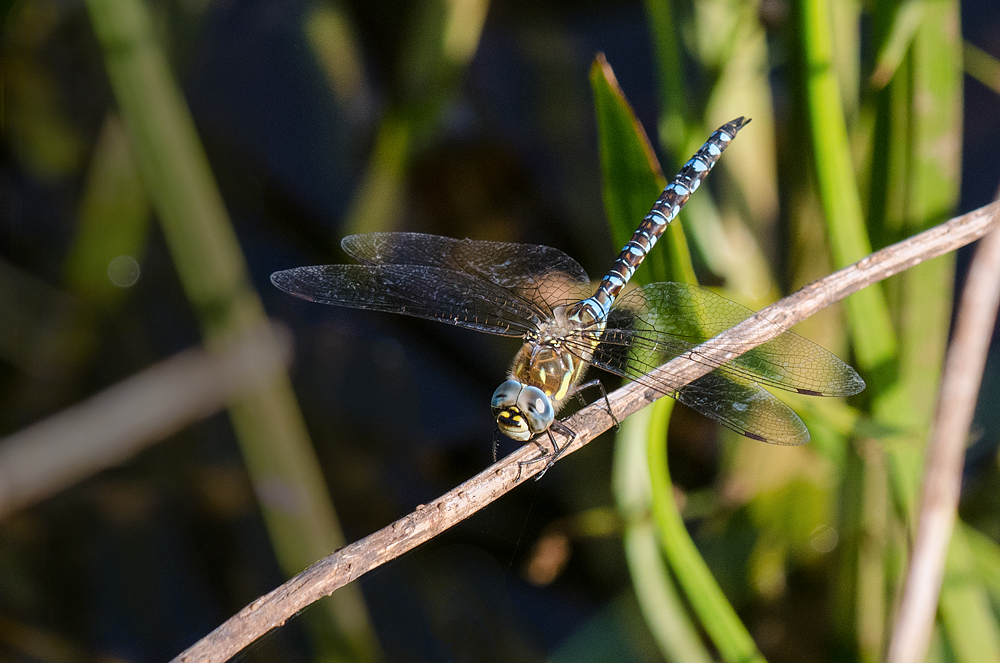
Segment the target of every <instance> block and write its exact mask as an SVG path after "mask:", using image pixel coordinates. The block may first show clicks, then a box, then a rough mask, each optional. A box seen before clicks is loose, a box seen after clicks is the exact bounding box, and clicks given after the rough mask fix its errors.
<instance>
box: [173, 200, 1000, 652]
mask: <svg viewBox="0 0 1000 663" xmlns="http://www.w3.org/2000/svg"><path fill="white" fill-rule="evenodd" d="M998 213H1000V203H994V204H992V205H989V206H987V207H983V208H981V209H978V210H976V211H974V212H970V213H969V214H966V215H963V216H960V217H957V218H955V219H952V220H951V221H948V222H947V223H945V224H942V225H940V226H937V227H935V228H932V229H930V230H928V231H926V232H923V233H921V234H919V235H916V236H914V237H911V238H909V239H907V240H904V241H902V242H899V243H898V244H894V245H892V246H890V247H887V248H885V249H882V250H881V251H878V252H876V253H874V254H872V255H870V256H868V257H867V258H864V259H863V260H861V261H859V262H857V263H855V264H854V265H851V266H849V267H846V268H844V269H842V270H840V271H838V272H835V273H834V274H831V275H829V276H827V277H826V278H823V279H820V280H819V281H816V282H815V283H812V284H810V285H808V286H806V287H804V288H802V289H801V290H799V291H798V292H796V293H794V294H792V295H790V296H788V297H786V298H785V299H782V300H781V301H779V302H777V303H776V304H773V305H771V306H769V307H767V308H765V309H763V310H762V311H760V313H758V314H757V315H755V316H753V317H751V318H749V319H747V320H746V321H744V322H742V323H740V324H739V325H737V326H736V327H734V328H732V329H730V330H729V331H727V332H725V333H723V334H720V335H719V336H717V337H715V338H713V339H711V340H709V341H708V342H706V343H704V344H702V345H701V346H699V347H698V348H697V349H696V350H697V353H698V355H700V356H707V357H710V358H711V359H712V360H713V361H721V360H724V359H728V357H726V355H725V353H726V352H727V351H728V350H727V348H731V347H733V345H734V344H735V343H737V342H740V343H744V346H745V347H744V349H745V350H750V349H751V348H753V347H755V346H757V345H759V344H761V343H764V342H766V341H768V340H770V339H771V338H773V337H774V336H775V335H777V333H779V332H780V330H778V331H775V330H774V328H773V325H772V324H770V323H767V324H765V323H764V321H765V320H769V321H770V322H771V323H776V324H778V325H780V326H781V327H783V328H788V327H791V326H792V325H794V324H796V323H798V322H801V321H802V320H804V319H805V318H807V317H809V316H810V315H812V314H813V313H816V312H817V311H819V310H820V309H822V308H825V307H826V306H829V305H830V304H833V303H834V302H837V301H839V300H841V299H843V298H844V297H846V296H848V295H850V294H852V293H854V292H857V291H858V290H860V289H862V288H864V287H866V286H868V285H871V284H872V283H875V282H877V281H879V280H882V279H885V278H887V277H889V276H892V275H893V274H897V273H899V272H901V271H903V270H905V269H907V268H909V267H912V266H913V265H916V264H918V263H920V262H923V261H925V260H930V259H931V258H936V257H937V256H940V255H943V254H945V253H948V252H950V251H953V250H955V249H957V248H958V247H960V246H964V245H965V244H968V243H970V242H972V241H974V240H976V239H979V238H980V237H982V236H983V235H984V234H986V232H988V231H989V230H991V229H992V228H993V227H994V226H995V225H996V224H997V219H998ZM747 339H750V340H749V341H748V340H747ZM710 363H711V362H701V361H699V362H694V361H691V359H690V358H689V357H688V356H681V357H678V358H677V359H674V360H673V361H671V362H670V363H668V364H666V365H664V366H663V367H661V368H659V369H657V370H658V371H662V372H665V373H669V374H671V375H678V376H682V379H680V380H678V382H677V386H678V387H680V386H682V385H683V384H686V383H687V382H690V381H692V380H696V379H697V378H699V377H701V376H702V375H704V374H705V373H707V372H708V371H710V370H711V365H710ZM661 396H662V394H660V393H658V392H655V391H653V390H651V389H649V388H646V387H643V386H641V385H638V384H636V383H634V382H633V383H630V384H628V385H626V386H624V387H622V388H621V389H618V390H617V391H615V392H614V393H613V394H611V395H610V396H609V398H610V402H611V408H612V411H613V412H614V413H615V416H616V417H617V418H618V419H622V418H624V417H626V416H628V415H630V414H633V413H634V412H636V411H638V410H639V409H641V408H643V407H645V406H646V405H649V404H650V403H652V402H653V401H655V400H656V399H657V398H659V397H661ZM566 424H567V425H568V426H569V427H570V428H572V430H574V431H575V432H576V438H575V439H574V440H573V442H572V443H571V444H570V445H569V448H568V449H567V452H566V453H571V452H573V451H575V450H577V449H579V448H580V447H582V446H583V445H584V444H587V443H588V442H589V441H590V440H591V439H593V438H594V437H595V436H596V435H598V434H600V433H602V432H604V431H605V430H607V429H608V428H610V426H611V425H612V421H611V418H610V417H609V416H608V412H607V410H606V406H605V404H604V402H603V401H600V402H598V403H595V404H593V405H591V406H589V407H587V408H584V409H583V410H581V411H580V412H577V413H576V414H575V415H573V416H572V417H570V418H569V419H567V420H566ZM565 441H566V440H565V438H563V439H562V442H563V443H565ZM538 455H539V450H538V449H537V448H536V447H535V445H534V444H532V443H529V444H526V445H525V446H523V447H521V448H520V449H518V450H517V451H515V452H514V453H512V454H511V455H509V456H507V457H506V458H504V459H503V460H501V461H500V462H498V463H496V464H495V465H493V466H492V467H489V468H487V469H486V470H484V471H483V472H480V473H479V474H477V475H476V476H474V477H473V478H471V479H469V480H468V481H466V482H465V483H463V484H462V485H460V486H458V487H457V488H455V489H453V490H451V491H450V492H448V493H446V494H445V495H443V496H441V497H439V498H438V499H436V500H434V501H433V502H431V503H430V504H427V505H421V506H419V507H417V509H416V510H415V511H414V512H413V513H410V514H409V515H407V516H405V517H403V518H401V519H399V520H397V521H396V522H394V523H392V524H391V525H389V526H387V527H384V528H382V529H381V530H379V531H377V532H375V533H374V534H371V535H370V536H367V537H365V538H364V539H361V540H360V541H356V542H354V543H352V544H350V545H347V546H345V547H344V548H341V549H340V550H338V551H337V552H335V553H333V554H332V555H330V556H328V557H325V558H323V559H321V560H320V561H318V562H316V563H315V564H313V565H312V566H310V567H309V568H308V569H306V570H305V571H303V572H302V573H300V574H299V575H297V576H296V577H294V578H292V579H291V580H289V581H288V582H286V583H285V584H283V585H281V586H280V587H278V588H277V589H275V590H274V591H272V592H270V593H269V594H266V595H264V596H262V597H260V598H259V599H257V600H256V601H254V602H253V603H251V604H250V605H248V606H247V607H245V608H243V609H242V610H241V611H240V612H238V613H237V614H236V615H234V616H233V617H231V618H230V619H229V620H227V621H226V622H225V623H224V624H222V625H221V626H219V627H218V628H217V629H215V630H214V631H212V632H211V633H210V634H208V635H207V636H205V637H204V638H203V639H202V640H200V641H198V642H197V643H196V644H195V645H193V646H192V647H191V648H189V649H188V650H187V651H185V652H183V653H182V654H180V655H179V656H178V657H177V658H175V659H174V661H175V662H176V663H193V662H195V661H197V662H199V663H201V662H206V663H207V662H215V663H219V662H221V661H226V660H228V659H229V658H230V657H232V656H233V655H235V654H236V653H237V652H239V651H240V650H241V649H243V648H244V647H246V646H247V645H248V644H250V643H251V642H253V641H254V640H256V639H257V638H259V637H260V636H262V635H263V634H264V633H266V632H268V631H269V630H271V629H273V628H275V627H277V626H280V625H282V624H283V623H284V622H285V621H286V620H287V619H288V618H289V617H291V616H292V615H294V614H295V613H297V612H298V611H299V610H302V609H303V608H305V607H306V606H308V605H309V604H310V603H312V602H314V601H316V600H317V599H320V598H322V597H323V596H326V595H328V594H330V593H332V592H333V591H334V590H336V589H337V588H338V587H342V586H344V585H345V584H347V583H349V582H350V581H352V580H354V579H355V578H358V577H360V576H362V575H364V574H365V573H367V572H368V571H370V570H372V569H373V568H375V567H377V566H379V565H380V564H383V563H385V562H386V561H389V560H391V559H394V558H395V557H398V556H399V555H402V554H403V553H405V552H407V551H409V550H412V549H413V548H415V547H417V546H418V545H420V544H421V543H423V542H425V541H427V540H429V539H431V538H432V537H434V536H436V535H438V534H440V533H441V532H443V531H444V530H446V529H448V528H449V527H451V526H452V525H455V524H456V523H458V522H461V521H462V520H464V519H466V518H468V517H469V516H471V515H472V514H474V513H475V512H477V511H479V510H480V509H482V508H483V507H485V506H486V505H487V504H489V503H490V502H492V501H494V500H496V499H497V498H498V497H500V496H501V495H503V494H504V493H506V492H508V491H510V490H511V489H512V488H514V487H515V486H516V485H518V484H519V483H521V482H523V481H525V480H527V479H528V478H530V477H531V476H534V474H536V473H538V472H539V471H541V469H542V467H543V465H544V464H543V463H534V464H532V465H528V466H525V467H524V468H523V470H524V471H522V472H519V463H523V462H524V461H527V460H531V459H532V458H535V457H537V456H538ZM564 455H565V454H564Z"/></svg>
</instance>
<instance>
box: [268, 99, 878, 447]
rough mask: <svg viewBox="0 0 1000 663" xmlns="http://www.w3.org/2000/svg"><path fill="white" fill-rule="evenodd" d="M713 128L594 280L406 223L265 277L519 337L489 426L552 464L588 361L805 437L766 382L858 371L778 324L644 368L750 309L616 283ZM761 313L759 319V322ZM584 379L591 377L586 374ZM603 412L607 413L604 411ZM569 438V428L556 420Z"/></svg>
mask: <svg viewBox="0 0 1000 663" xmlns="http://www.w3.org/2000/svg"><path fill="white" fill-rule="evenodd" d="M748 121H749V120H744V119H743V118H739V119H736V120H733V121H732V122H729V123H728V124H725V125H723V126H722V127H720V128H719V129H718V130H717V131H716V132H715V133H713V134H712V135H711V137H710V138H709V139H708V141H707V142H706V143H705V144H704V145H703V146H702V147H701V149H699V150H698V151H697V153H695V155H694V156H693V157H692V158H691V159H690V160H689V161H688V162H687V163H686V164H685V165H684V166H683V167H682V168H681V170H680V172H679V173H678V174H677V176H676V177H675V178H674V180H673V182H671V183H670V184H669V185H668V186H667V187H666V188H665V189H664V190H663V193H662V194H661V195H660V197H659V198H658V199H657V200H656V202H655V203H654V204H653V207H652V210H651V211H650V212H649V214H648V215H647V216H646V217H645V218H644V219H643V221H642V223H641V224H640V225H639V228H638V229H637V230H636V231H635V233H634V234H633V236H632V238H631V239H630V240H629V242H628V243H627V244H626V245H625V247H624V248H623V249H622V252H621V254H620V255H619V256H618V259H617V260H616V261H615V263H614V265H613V266H612V267H611V270H610V271H609V272H608V273H607V275H605V277H604V278H603V279H602V280H601V282H600V284H599V285H598V286H597V288H596V290H595V289H593V287H592V286H591V282H590V279H589V277H588V276H587V273H586V272H585V271H584V270H583V268H582V267H581V266H580V265H579V264H578V263H577V262H576V261H575V260H573V259H572V258H570V257H569V256H568V255H566V254H565V253H563V252H562V251H559V250H558V249H554V248H551V247H548V246H538V245H532V244H515V243H509V242H490V241H477V240H471V239H462V240H459V239H452V238H449V237H441V236H438V235H426V234H420V233H408V232H382V233H371V234H363V235H350V236H348V237H345V238H344V239H343V241H342V243H341V246H342V247H343V249H344V251H345V252H347V253H348V254H349V255H350V256H352V257H353V258H354V259H356V260H357V261H358V262H359V263H360V264H358V265H320V266H314V267H297V268H295V269H289V270H285V271H281V272H275V273H274V274H272V276H271V281H272V283H274V285H275V286H277V287H278V288H280V289H281V290H284V291H285V292H287V293H290V294H292V295H295V296H296V297H301V298H303V299H307V300H310V301H314V302H321V303H324V304H334V305H337V306H346V307H350V308H358V309H369V310H375V311H387V312H391V313H402V314H404V315H411V316H416V317H419V318H427V319H431V320H439V321H441V322H446V323H449V324H453V325H458V326H460V327H466V328H469V329H475V330H478V331H481V332H486V333H490V334H498V335H501V336H513V337H520V338H521V339H523V341H524V345H523V346H522V347H521V350H520V351H519V352H518V354H517V356H516V357H515V359H514V362H513V364H512V366H511V369H510V373H509V376H508V378H509V379H508V380H507V381H506V382H504V383H503V384H501V385H500V387H498V388H497V390H496V392H495V393H494V395H493V400H492V408H493V413H494V416H495V417H496V421H497V427H498V428H499V430H500V431H502V432H503V433H504V434H506V435H507V436H508V437H511V438H513V439H515V440H520V441H527V440H529V439H532V438H534V437H535V436H536V435H539V434H541V433H546V432H548V433H549V436H550V439H551V440H552V446H553V450H552V451H551V452H549V453H548V454H547V455H546V456H545V457H546V458H549V459H550V460H549V462H550V463H551V462H552V461H554V459H555V458H556V457H558V455H559V454H560V453H561V451H562V449H564V448H565V445H563V447H559V446H557V445H556V443H555V439H554V438H553V437H552V435H551V429H552V428H553V427H555V428H557V429H566V428H567V427H566V426H565V425H563V424H561V423H560V422H559V421H557V420H556V419H555V416H556V414H557V413H558V412H559V410H560V408H561V407H562V406H563V405H564V404H565V403H566V401H567V399H568V398H570V397H571V396H574V395H575V394H577V393H578V391H579V389H580V388H582V387H583V386H585V385H581V379H582V377H583V374H584V371H585V370H586V368H587V366H588V365H594V366H597V367H599V368H602V369H604V370H605V371H608V372H610V373H614V374H616V375H620V376H622V377H626V378H631V379H632V380H635V381H637V382H640V383H642V384H643V385H644V386H648V387H650V388H652V389H654V390H656V391H658V392H660V393H663V394H666V395H670V396H673V397H674V398H676V399H677V400H678V401H680V402H681V403H684V404H685V405H687V406H689V407H691V408H693V409H694V410H696V411H698V412H700V413H702V414H703V415H705V416H707V417H709V418H711V419H714V420H715V421H717V422H719V423H720V424H722V425H723V426H726V427H728V428H730V429H732V430H734V431H736V432H738V433H742V434H743V435H745V436H747V437H750V438H753V439H756V440H761V441H764V442H769V443H772V444H785V445H796V444H802V443H804V442H807V441H808V440H809V431H808V429H807V428H806V426H805V424H803V423H802V420H801V419H799V417H798V415H796V414H795V412H793V411H792V409H791V408H789V407H788V406H787V405H785V404H784V403H782V402H781V401H780V400H778V399H777V398H775V397H774V396H773V395H771V393H770V392H768V391H767V390H766V389H764V387H765V386H767V387H776V388H778V389H784V390H787V391H791V392H797V393H801V394H809V395H814V396H847V395H851V394H856V393H858V392H860V391H861V390H862V389H864V387H865V383H864V381H862V379H861V378H860V377H859V376H858V374H857V373H856V372H855V371H854V369H852V368H851V367H850V366H849V365H847V364H846V363H844V362H843V361H841V360H840V359H838V358H837V357H836V356H834V355H833V354H831V353H830V352H828V351H826V350H825V349H823V348H821V347H820V346H818V345H816V344H814V343H812V342H811V341H808V340H806V339H805V338H803V337H801V336H797V335H796V334H793V333H791V332H787V331H782V332H781V333H780V334H779V335H778V336H776V337H775V338H774V339H772V340H771V341H768V342H767V343H764V344H763V345H760V346H758V347H756V348H753V349H751V350H746V349H745V347H740V344H739V343H738V342H737V343H734V345H733V347H732V352H731V354H728V353H727V356H732V357H735V358H734V359H732V360H730V361H728V362H726V363H721V362H717V363H715V364H713V365H712V368H713V370H712V371H711V372H709V373H707V374H706V375H704V376H703V377H701V378H699V379H697V380H695V381H694V382H691V383H690V384H687V385H684V386H680V387H678V386H677V381H676V380H674V381H671V379H670V376H662V375H660V376H657V377H654V376H653V375H650V372H651V371H653V369H655V368H657V367H658V366H661V365H662V364H664V363H666V362H667V361H669V360H671V359H673V358H675V357H678V356H680V355H684V354H688V356H689V357H690V358H691V359H692V361H699V360H701V361H706V359H699V355H698V354H697V353H690V351H691V350H692V349H693V348H695V346H697V345H698V344H699V343H701V342H703V341H705V340H707V339H709V338H711V337H713V336H715V335H717V334H719V333H721V332H723V331H725V330H726V329H729V328H730V327H732V326H734V325H735V324H737V323H739V322H741V321H742V320H744V319H746V318H747V317H750V316H755V315H757V314H756V313H754V312H753V311H751V310H749V309H747V308H745V307H743V306H741V305H739V304H736V303H734V302H731V301H729V300H728V299H725V298H723V297H721V296H719V295H717V294H715V293H713V292H711V291H709V290H705V289H703V288H700V287H698V286H695V285H689V284H685V283H652V284H649V285H644V286H642V287H638V288H635V289H633V290H630V291H627V292H624V293H623V288H624V286H625V284H626V283H627V282H628V280H629V279H630V278H631V276H632V273H633V272H634V271H635V269H636V267H638V266H639V264H640V263H641V262H642V260H643V258H644V257H645V255H646V253H648V252H649V250H650V249H651V248H653V246H654V244H655V243H656V240H657V238H659V236H660V235H661V234H662V233H663V231H664V229H665V228H666V227H667V225H668V224H669V223H670V222H671V221H672V220H673V219H674V217H676V216H677V213H678V212H679V211H680V209H681V207H682V206H683V205H684V204H685V203H686V202H687V200H688V198H689V197H690V196H691V194H692V193H693V192H694V191H695V190H696V189H697V188H698V186H699V185H700V184H701V182H702V181H703V180H704V178H705V176H706V175H707V174H708V172H709V171H710V170H711V169H712V167H713V166H714V165H715V163H716V162H717V161H718V159H719V156H720V155H721V154H722V151H723V150H724V149H725V148H726V146H727V145H728V144H729V143H730V142H731V141H732V139H733V138H734V137H735V136H736V133H737V132H738V131H739V130H740V129H741V128H742V127H743V126H744V125H745V124H746V123H747V122H748ZM765 324H766V322H765ZM588 384H589V383H588ZM612 416H613V415H612ZM564 432H567V433H568V434H569V435H572V431H566V430H564Z"/></svg>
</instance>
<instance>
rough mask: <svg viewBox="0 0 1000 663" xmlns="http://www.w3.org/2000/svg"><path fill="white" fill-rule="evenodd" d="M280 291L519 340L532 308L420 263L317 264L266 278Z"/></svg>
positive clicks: (532, 322) (530, 324)
mask: <svg viewBox="0 0 1000 663" xmlns="http://www.w3.org/2000/svg"><path fill="white" fill-rule="evenodd" d="M271 282H272V283H273V284H274V285H275V286H277V287H278V288H279V289H281V290H284V291H285V292H287V293H289V294H291V295H295V296H296V297H301V298H302V299H307V300H309V301H313V302H320V303H323V304H333V305H336V306H346V307H348V308H360V309H368V310H372V311H385V312H388V313H402V314H403V315H411V316H415V317H418V318H427V319H429V320H439V321H441V322H447V323H449V324H453V325H458V326H460V327H467V328H469V329H476V330H478V331H483V332H487V333H490V334H499V335H501V336H523V335H524V334H525V333H527V332H528V331H530V330H532V329H534V328H535V327H536V326H537V325H538V323H539V311H538V309H537V307H535V306H534V305H532V304H531V303H530V302H527V301H525V300H524V299H522V298H519V297H514V296H512V295H511V293H510V292H509V291H508V290H506V289H504V288H501V287H499V286H497V285H494V284H492V283H489V282H487V281H483V280H482V279H479V278H477V277H475V276H471V275H469V274H466V273H464V272H455V271H451V270H447V269H441V268H439V267H426V266H422V265H377V266H372V267H369V266H365V265H318V266H315V267H296V268H295V269H288V270H285V271H282V272H275V273H274V274H272V275H271Z"/></svg>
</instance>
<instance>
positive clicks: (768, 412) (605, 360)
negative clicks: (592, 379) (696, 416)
mask: <svg viewBox="0 0 1000 663" xmlns="http://www.w3.org/2000/svg"><path fill="white" fill-rule="evenodd" d="M612 314H613V312H612ZM618 323H619V324H621V323H622V321H621V320H618ZM641 341H642V337H641V336H640V337H637V338H636V337H633V336H632V332H631V331H630V330H628V329H625V328H623V327H621V326H619V327H616V328H615V329H613V330H610V331H606V332H605V334H604V336H603V337H602V342H601V345H599V346H598V347H597V350H596V351H595V352H594V357H593V360H592V361H591V363H592V364H593V365H594V366H597V367H598V368H602V369H604V370H606V371H609V372H611V373H614V374H616V375H621V376H622V377H626V378H631V379H632V380H635V381H636V382H638V383H639V384H642V385H644V386H646V387H650V388H651V389H654V390H656V391H658V392H660V393H662V394H666V395H669V396H673V397H674V398H676V399H677V400H679V401H680V402H681V403H684V404H685V405H687V406H688V407H690V408H691V409H693V410H695V411H697V412H700V413H701V414H703V415H705V416H706V417H709V418H710V419H714V420H715V421H717V422H719V423H720V424H722V425H723V426H725V427H726V428H729V429H731V430H734V431H736V432H737V433H741V434H742V435H746V436H747V437H749V438H753V439H755V440H760V441H763V442H769V443H771V444H783V445H797V444H804V443H806V442H808V441H809V431H808V429H807V428H806V426H805V424H803V423H802V420H801V419H799V416H798V415H797V414H795V412H794V411H793V410H792V409H791V408H790V407H788V406H787V405H785V404H784V403H782V402H781V401H780V400H778V399H777V398H775V397H774V396H773V395H772V394H771V393H770V392H768V391H767V390H766V389H764V388H763V387H761V386H760V385H759V384H757V383H756V382H755V381H753V380H751V379H748V378H746V377H745V376H743V375H741V374H739V373H733V372H725V370H724V369H716V370H714V371H712V372H711V373H708V374H706V375H703V376H702V377H700V378H698V379H697V380H695V381H694V382H691V383H690V384H687V385H685V386H683V387H681V388H679V389H678V388H677V386H676V385H677V381H672V380H671V379H670V378H671V376H670V375H667V376H664V377H662V378H660V377H656V378H654V377H653V376H652V375H650V373H651V372H652V371H653V370H654V369H656V368H657V367H659V366H660V365H661V364H662V363H665V361H662V362H660V364H657V363H654V362H657V361H660V358H661V357H660V355H659V353H656V352H654V353H651V354H650V353H644V352H642V351H641V350H639V349H637V347H638V346H640V345H641ZM682 346H683V347H688V348H690V347H693V346H692V345H691V344H689V343H682V342H678V345H677V347H678V348H680V347H682ZM585 349H586V348H585V346H584V345H583V344H582V343H580V344H579V347H577V344H575V343H574V344H573V346H572V347H571V348H570V351H571V352H574V353H578V352H579V351H581V350H585ZM677 354H681V352H677V353H676V354H675V356H676V355H677ZM650 357H652V358H650Z"/></svg>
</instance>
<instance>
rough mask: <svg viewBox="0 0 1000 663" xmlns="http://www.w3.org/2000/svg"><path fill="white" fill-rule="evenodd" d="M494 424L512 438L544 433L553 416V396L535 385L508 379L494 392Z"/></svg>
mask: <svg viewBox="0 0 1000 663" xmlns="http://www.w3.org/2000/svg"><path fill="white" fill-rule="evenodd" d="M492 406H493V416H495V417H496V418H497V428H499V429H500V431H501V432H502V433H503V434H504V435H506V436H507V437H509V438H511V439H512V440H517V441H519V442H527V441H528V440H530V439H531V438H533V437H534V436H536V435H538V434H539V433H544V432H545V431H547V430H548V429H549V426H551V425H552V422H553V421H554V420H555V416H556V412H555V409H553V407H552V400H551V399H550V398H549V397H548V396H547V395H546V394H545V392H543V391H542V390H541V389H539V388H538V387H532V386H528V385H524V384H522V383H520V382H518V381H517V380H507V381H506V382H504V383H503V384H502V385H500V386H499V387H497V390H496V391H495V392H493V402H492Z"/></svg>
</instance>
